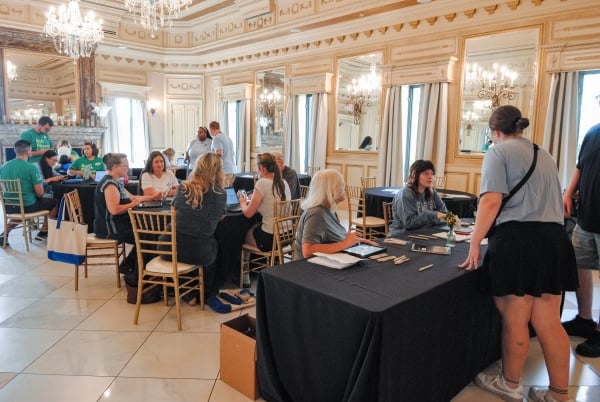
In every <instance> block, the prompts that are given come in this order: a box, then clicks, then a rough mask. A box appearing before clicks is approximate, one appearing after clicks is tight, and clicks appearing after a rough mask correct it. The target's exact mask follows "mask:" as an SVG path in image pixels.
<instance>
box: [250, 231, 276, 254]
mask: <svg viewBox="0 0 600 402" xmlns="http://www.w3.org/2000/svg"><path fill="white" fill-rule="evenodd" d="M252 234H253V235H254V240H255V241H256V246H257V247H258V249H259V250H260V251H271V250H272V249H273V234H271V233H267V232H265V231H264V230H262V228H261V225H258V226H257V227H255V228H254V230H253V231H252Z"/></svg>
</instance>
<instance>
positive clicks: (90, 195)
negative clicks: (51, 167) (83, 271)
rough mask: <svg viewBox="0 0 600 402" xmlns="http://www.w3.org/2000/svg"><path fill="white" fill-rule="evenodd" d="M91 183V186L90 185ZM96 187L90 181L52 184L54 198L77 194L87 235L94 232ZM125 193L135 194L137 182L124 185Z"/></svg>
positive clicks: (58, 198)
mask: <svg viewBox="0 0 600 402" xmlns="http://www.w3.org/2000/svg"><path fill="white" fill-rule="evenodd" d="M92 183H93V184H92ZM96 187H98V185H97V184H96V183H95V182H92V181H87V180H86V181H82V182H80V183H70V184H67V183H58V182H56V183H53V184H52V188H53V190H54V198H56V199H57V200H59V201H60V200H61V199H62V196H63V194H65V193H68V192H71V191H73V190H77V191H78V192H79V200H80V201H81V209H82V211H83V219H84V220H85V223H87V225H88V233H92V232H93V231H94V216H95V213H94V192H95V191H96ZM125 188H126V189H127V191H129V192H130V193H131V194H137V191H138V182H137V181H130V182H129V183H128V184H126V185H125Z"/></svg>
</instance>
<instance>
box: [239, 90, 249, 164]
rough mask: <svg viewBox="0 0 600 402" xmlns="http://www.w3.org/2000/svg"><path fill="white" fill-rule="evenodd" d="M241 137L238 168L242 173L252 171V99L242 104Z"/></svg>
mask: <svg viewBox="0 0 600 402" xmlns="http://www.w3.org/2000/svg"><path fill="white" fill-rule="evenodd" d="M240 103H241V104H240V121H239V126H240V133H239V134H240V135H239V137H238V138H239V139H238V150H239V152H238V155H237V166H238V167H239V169H240V171H251V170H252V169H250V125H251V122H250V99H243V100H242V101H241V102H240Z"/></svg>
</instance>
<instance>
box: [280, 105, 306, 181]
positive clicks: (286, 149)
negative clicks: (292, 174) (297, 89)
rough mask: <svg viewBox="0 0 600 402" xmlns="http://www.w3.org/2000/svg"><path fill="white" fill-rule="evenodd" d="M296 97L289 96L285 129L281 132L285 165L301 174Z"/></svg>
mask: <svg viewBox="0 0 600 402" xmlns="http://www.w3.org/2000/svg"><path fill="white" fill-rule="evenodd" d="M298 119H299V117H298V95H290V96H289V100H288V104H287V108H286V120H285V129H284V130H283V160H284V161H286V165H288V166H289V167H291V168H292V169H294V170H296V171H297V172H301V171H302V170H303V169H302V161H301V160H300V138H299V136H300V133H299V131H300V125H299V121H298Z"/></svg>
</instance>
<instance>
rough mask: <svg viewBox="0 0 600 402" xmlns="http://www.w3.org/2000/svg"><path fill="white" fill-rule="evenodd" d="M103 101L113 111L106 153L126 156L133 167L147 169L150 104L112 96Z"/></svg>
mask: <svg viewBox="0 0 600 402" xmlns="http://www.w3.org/2000/svg"><path fill="white" fill-rule="evenodd" d="M103 101H104V103H106V104H107V105H108V106H111V109H110V112H109V113H108V116H107V117H106V122H107V129H106V132H105V134H104V139H103V144H102V153H103V154H106V153H108V152H120V153H124V154H126V155H127V157H128V160H129V163H130V165H132V166H136V167H142V166H144V162H145V160H146V158H147V157H148V154H149V153H150V151H149V135H148V114H147V112H146V110H147V108H146V106H147V105H146V101H145V100H141V99H131V98H121V97H112V96H108V97H104V99H103Z"/></svg>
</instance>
